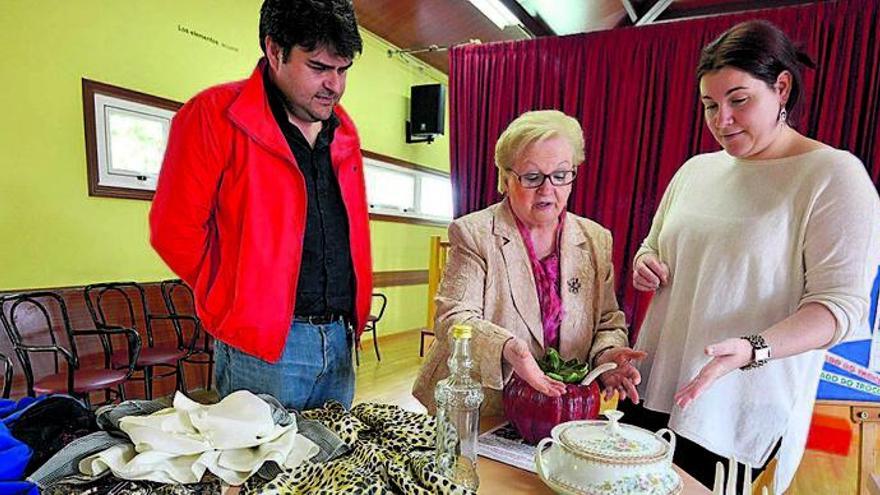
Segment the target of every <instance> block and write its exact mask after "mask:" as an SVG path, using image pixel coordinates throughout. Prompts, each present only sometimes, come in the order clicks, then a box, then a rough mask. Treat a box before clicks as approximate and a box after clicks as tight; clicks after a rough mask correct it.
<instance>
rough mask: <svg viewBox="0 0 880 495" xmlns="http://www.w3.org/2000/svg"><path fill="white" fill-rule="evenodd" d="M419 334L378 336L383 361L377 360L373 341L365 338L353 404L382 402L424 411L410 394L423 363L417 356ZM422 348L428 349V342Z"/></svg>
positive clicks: (410, 332)
mask: <svg viewBox="0 0 880 495" xmlns="http://www.w3.org/2000/svg"><path fill="white" fill-rule="evenodd" d="M419 335H420V333H419V332H417V331H409V332H404V333H398V334H393V335H388V336H383V337H379V353H380V354H381V355H382V361H377V360H376V353H375V352H374V351H373V343H372V341H370V340H366V339H364V341H363V348H362V349H361V351H360V356H361V365H360V366H358V368H357V382H356V384H355V394H354V402H355V403H358V402H381V403H384V404H396V405H398V406H400V407H403V408H404V409H407V410H410V411H416V412H425V408H424V406H422V404H421V403H419V401H417V400H416V399H415V397H413V396H412V393H411V392H410V391H411V390H412V385H413V381H414V380H415V378H416V373H417V372H418V370H419V367H420V366H421V364H422V361H423V359H422V358H420V357H419ZM427 339H428V340H430V337H427ZM425 346H426V347H427V346H428V341H427V340H426V341H425Z"/></svg>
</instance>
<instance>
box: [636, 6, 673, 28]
mask: <svg viewBox="0 0 880 495" xmlns="http://www.w3.org/2000/svg"><path fill="white" fill-rule="evenodd" d="M671 3H672V0H657V1H656V2H654V5H651V8H650V9H648V11H647V12H645V14H644V15H642V17H639V20H637V21H636V23H635V24H636V26H646V25H648V24H651V23H652V22H654V21H655V20H657V18H658V17H660V14H662V13H663V11H664V10H666V9H667V7H669V5H670V4H671Z"/></svg>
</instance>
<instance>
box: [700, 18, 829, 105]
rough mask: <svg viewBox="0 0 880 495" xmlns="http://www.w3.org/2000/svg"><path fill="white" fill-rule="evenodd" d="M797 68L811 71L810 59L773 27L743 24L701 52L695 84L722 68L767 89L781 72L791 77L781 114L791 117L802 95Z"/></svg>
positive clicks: (750, 23) (812, 64)
mask: <svg viewBox="0 0 880 495" xmlns="http://www.w3.org/2000/svg"><path fill="white" fill-rule="evenodd" d="M801 65H805V66H807V67H810V68H815V67H816V65H815V64H814V63H813V61H812V60H811V59H810V57H809V56H808V55H807V54H805V53H804V52H802V51H800V50H799V49H798V48H797V47H796V46H795V45H794V43H792V42H791V40H790V39H789V38H788V36H786V35H785V33H783V32H782V30H781V29H779V28H778V27H776V25H775V24H773V23H771V22H768V21H763V20H756V21H746V22H741V23H739V24H737V25H736V26H733V27H732V28H730V29H728V30H727V31H725V32H723V33H722V34H721V36H719V37H717V38H715V40H714V41H712V42H711V43H709V44H708V45H706V46H705V47H704V48H703V52H702V54H701V55H700V63H699V64H698V65H697V81H699V80H700V79H701V78H702V77H703V76H704V75H706V74H707V73H710V72H715V71H717V70H719V69H722V68H724V67H734V68H737V69H739V70H742V71H745V72H747V73H749V74H751V75H752V77H754V78H756V79H760V80H761V81H764V82H765V83H766V84H767V85H768V86H770V87H771V88H772V87H773V86H774V85H775V84H776V79H777V78H778V77H779V74H781V73H782V72H783V71H788V72H790V73H791V91H790V93H789V95H788V101H786V102H785V110H786V111H787V112H788V114H789V115H794V114H795V112H796V111H797V110H798V108H799V103H800V101H801V94H802V92H803V77H802V75H801Z"/></svg>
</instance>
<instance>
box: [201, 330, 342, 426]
mask: <svg viewBox="0 0 880 495" xmlns="http://www.w3.org/2000/svg"><path fill="white" fill-rule="evenodd" d="M351 351H352V335H351V332H350V331H349V329H348V325H346V324H345V323H344V322H342V321H336V322H333V323H328V324H326V325H312V324H310V323H305V322H299V321H294V322H293V323H292V324H291V325H290V332H288V334H287V341H286V342H285V345H284V353H283V354H282V355H281V359H280V360H279V361H278V362H277V363H275V364H272V363H268V362H266V361H263V360H262V359H260V358H258V357H254V356H251V355H249V354H245V353H244V352H241V351H239V350H238V349H235V348H234V347H231V346H229V345H226V344H224V343H223V342H220V341H219V340H218V341H216V342H215V344H214V359H215V367H214V377H215V378H216V380H217V392H218V393H219V394H220V397H221V398H222V397H226V396H227V395H229V394H231V393H232V392H234V391H236V390H241V389H245V390H250V391H251V392H253V393H255V394H258V393H265V394H270V395H272V396H274V397H275V398H277V399H278V400H279V401H280V402H281V404H283V405H284V407H286V408H289V409H296V410H299V411H303V410H306V409H313V408H316V407H321V406H323V405H324V403H325V402H326V401H328V400H331V399H333V400H336V401H339V402H341V403H342V404H343V405H344V406H345V407H346V408H349V407H351V401H352V399H354V368H353V367H352V363H351Z"/></svg>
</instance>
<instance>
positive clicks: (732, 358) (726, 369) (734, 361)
mask: <svg viewBox="0 0 880 495" xmlns="http://www.w3.org/2000/svg"><path fill="white" fill-rule="evenodd" d="M704 352H705V353H706V355H707V356H714V357H713V358H712V360H711V361H709V362H708V363H707V364H706V366H703V369H701V370H700V372H699V373H697V376H696V377H695V378H694V379H693V380H691V381H690V382H689V383H688V384H687V385H685V386H684V387H682V388H681V389H680V390H679V391H678V392H676V393H675V403H676V404H678V407H680V408H682V409H685V408H686V407H687V406H688V404H690V403H691V402H693V401H694V399H696V398H697V397H699V396H700V394H702V393H703V392H705V391H706V389H707V388H709V387H710V386H712V384H713V383H715V381H716V380H718V379H719V378H721V377H722V376H724V375H726V374H728V373H730V372H731V371H733V370H735V369H738V368H741V367H743V366H745V365H747V364H749V362H751V360H752V344H750V343H749V342H748V341H747V340H745V339H727V340H722V341H721V342H718V343H717V344H712V345H710V346H708V347H706V349H705V351H704Z"/></svg>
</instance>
